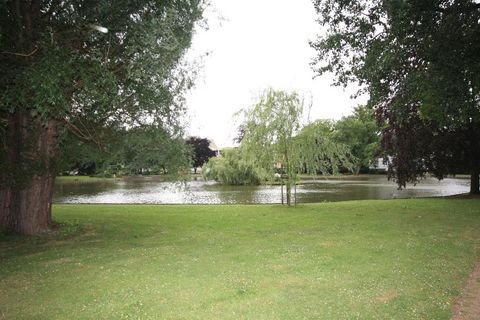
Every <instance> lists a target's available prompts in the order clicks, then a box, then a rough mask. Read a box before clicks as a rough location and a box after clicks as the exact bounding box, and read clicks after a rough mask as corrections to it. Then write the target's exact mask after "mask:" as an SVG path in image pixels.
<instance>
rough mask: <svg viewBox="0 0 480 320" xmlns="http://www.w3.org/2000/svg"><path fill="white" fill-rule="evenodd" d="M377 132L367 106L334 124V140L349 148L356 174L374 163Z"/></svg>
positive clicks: (376, 148)
mask: <svg viewBox="0 0 480 320" xmlns="http://www.w3.org/2000/svg"><path fill="white" fill-rule="evenodd" d="M378 131H379V130H378V128H377V124H376V121H375V115H374V113H373V110H372V109H371V108H368V107H367V106H357V107H356V108H355V109H354V111H353V114H352V115H349V116H347V117H343V118H342V119H340V120H339V121H337V122H336V123H335V131H334V134H333V135H334V139H335V141H338V142H339V143H341V144H345V145H347V146H348V147H349V149H350V152H351V153H352V155H353V156H354V157H355V158H356V162H355V171H356V172H357V173H358V172H359V171H360V170H361V169H362V168H363V169H365V168H366V169H368V167H369V166H370V165H371V164H372V162H375V159H376V158H377V150H378V147H379V136H378Z"/></svg>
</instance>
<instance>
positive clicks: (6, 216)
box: [0, 110, 57, 235]
mask: <svg viewBox="0 0 480 320" xmlns="http://www.w3.org/2000/svg"><path fill="white" fill-rule="evenodd" d="M4 142H5V143H6V146H5V150H7V154H6V155H5V156H4V158H3V159H2V161H4V164H2V171H3V170H5V171H3V172H2V173H1V174H0V228H1V229H6V230H11V231H14V232H17V233H21V234H25V235H33V234H38V233H40V232H43V231H46V230H48V229H49V228H50V227H51V226H52V216H51V204H52V197H53V185H54V180H55V173H54V172H53V171H54V165H53V161H54V159H55V157H56V144H57V124H56V121H55V120H49V121H47V122H42V121H41V120H40V119H37V118H35V119H34V118H32V117H31V116H30V115H29V113H28V110H17V111H16V112H15V113H14V114H12V115H10V116H9V117H8V127H7V134H6V135H5V141H4Z"/></svg>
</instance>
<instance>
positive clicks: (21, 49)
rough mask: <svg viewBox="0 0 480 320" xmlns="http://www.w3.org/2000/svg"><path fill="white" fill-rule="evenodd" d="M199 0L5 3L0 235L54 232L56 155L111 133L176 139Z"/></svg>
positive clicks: (0, 39)
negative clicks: (73, 142)
mask: <svg viewBox="0 0 480 320" xmlns="http://www.w3.org/2000/svg"><path fill="white" fill-rule="evenodd" d="M203 7H204V2H203V1H202V0H178V1H159V0H157V1H155V0H150V1H147V0H140V1H138V0H135V1H133V0H120V1H112V0H103V1H102V0H101V1H81V0H75V1H73V0H65V1H50V0H31V1H19V0H16V1H14V0H6V1H1V2H0V12H1V14H2V19H0V70H1V75H0V228H2V229H10V230H13V231H15V232H19V233H23V234H36V233H39V232H42V231H44V230H48V229H49V228H50V227H51V226H52V218H51V200H52V193H53V184H54V179H55V173H56V170H57V164H58V158H59V145H60V143H61V142H62V139H63V137H64V136H65V134H66V133H67V132H68V133H69V134H70V136H75V137H76V138H77V139H80V140H82V141H88V142H91V143H95V144H101V141H100V138H101V136H102V134H101V132H102V131H103V129H105V128H113V129H115V128H134V127H139V126H142V125H148V124H153V125H155V126H161V127H162V128H164V129H165V130H167V131H169V132H172V131H175V130H177V128H178V121H177V119H178V118H179V115H180V114H181V113H182V112H183V109H184V107H183V93H184V92H185V90H187V89H188V88H189V87H190V86H191V84H192V83H191V79H192V78H191V76H190V69H189V68H188V67H185V66H183V65H182V63H181V61H182V57H183V55H184V53H185V51H186V49H187V48H188V47H189V46H190V43H191V38H192V30H193V27H194V24H195V22H196V21H198V20H199V19H200V18H201V16H202V11H203Z"/></svg>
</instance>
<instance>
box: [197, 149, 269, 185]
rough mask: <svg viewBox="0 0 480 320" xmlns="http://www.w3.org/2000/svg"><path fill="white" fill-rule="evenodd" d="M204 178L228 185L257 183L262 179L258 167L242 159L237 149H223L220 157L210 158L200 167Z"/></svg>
mask: <svg viewBox="0 0 480 320" xmlns="http://www.w3.org/2000/svg"><path fill="white" fill-rule="evenodd" d="M202 173H203V176H204V178H205V179H207V180H215V181H217V182H220V183H222V184H230V185H245V184H250V185H258V184H260V182H261V181H262V173H261V171H260V169H258V168H255V167H253V165H251V164H250V163H247V162H246V161H244V160H242V157H241V151H240V150H239V149H225V150H224V151H223V155H222V156H221V157H214V158H211V159H210V160H209V161H208V162H207V163H206V164H204V165H203V167H202Z"/></svg>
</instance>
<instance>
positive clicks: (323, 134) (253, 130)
mask: <svg viewBox="0 0 480 320" xmlns="http://www.w3.org/2000/svg"><path fill="white" fill-rule="evenodd" d="M242 115H243V116H244V119H245V120H244V123H243V124H242V125H241V130H242V132H243V133H242V134H243V137H242V140H241V148H242V150H243V152H244V154H245V159H246V161H248V162H250V163H252V164H253V165H254V166H255V167H257V168H261V169H262V170H264V172H265V173H266V176H267V178H268V179H269V180H270V181H272V180H273V179H274V174H275V173H277V172H279V173H280V174H282V175H284V176H285V177H286V186H287V204H288V205H290V200H291V187H292V186H294V185H295V183H296V182H297V175H298V174H300V173H309V174H317V173H322V174H330V173H335V172H336V171H337V169H338V166H339V165H343V166H346V167H351V163H350V158H349V154H348V150H347V149H346V148H344V146H341V145H338V144H335V143H333V141H332V140H331V135H330V129H329V128H327V127H326V126H325V122H317V123H316V124H311V125H309V126H307V127H305V128H303V129H302V123H301V119H302V116H303V101H302V100H301V99H300V97H299V96H298V94H297V93H287V92H284V91H275V90H272V89H269V90H266V91H265V92H264V94H263V95H262V97H261V98H260V100H259V102H258V103H257V104H256V105H255V106H253V108H251V109H248V110H243V112H242Z"/></svg>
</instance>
